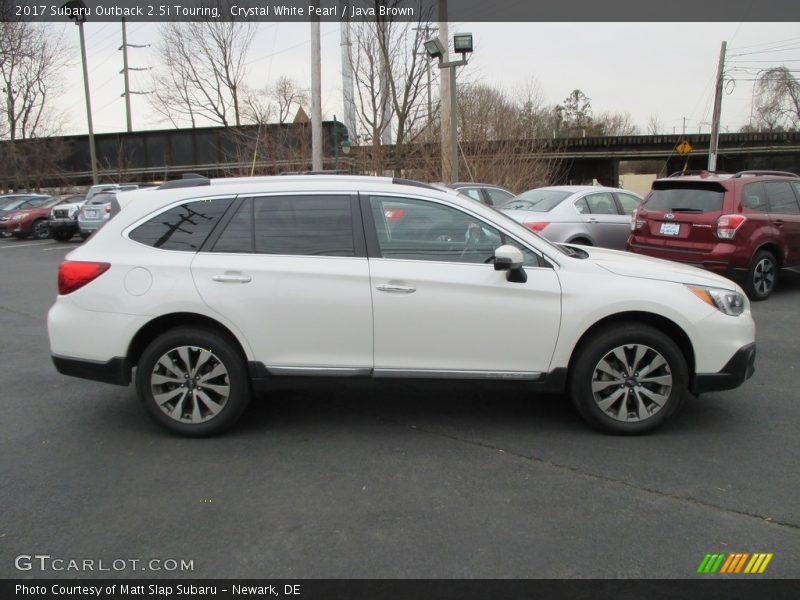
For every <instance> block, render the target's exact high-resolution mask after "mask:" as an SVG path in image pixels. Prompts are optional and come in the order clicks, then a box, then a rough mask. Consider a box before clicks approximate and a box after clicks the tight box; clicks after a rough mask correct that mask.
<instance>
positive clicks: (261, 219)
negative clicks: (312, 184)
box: [213, 196, 356, 257]
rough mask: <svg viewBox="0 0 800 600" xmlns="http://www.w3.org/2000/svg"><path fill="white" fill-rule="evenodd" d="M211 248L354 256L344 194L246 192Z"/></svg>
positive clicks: (233, 250) (289, 253) (351, 223)
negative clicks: (255, 195)
mask: <svg viewBox="0 0 800 600" xmlns="http://www.w3.org/2000/svg"><path fill="white" fill-rule="evenodd" d="M213 251H214V252H250V253H252V252H256V253H258V254H283V255H299V256H346V257H349V256H355V254H356V253H355V244H354V240H353V216H352V212H351V200H350V197H349V196H265V197H258V198H248V199H246V200H245V201H244V203H242V205H241V206H240V207H239V209H238V210H237V212H236V214H235V215H234V216H233V218H232V219H231V221H230V223H228V225H227V226H226V227H225V231H223V232H222V234H221V235H220V237H219V239H218V240H217V242H216V244H215V245H214V250H213Z"/></svg>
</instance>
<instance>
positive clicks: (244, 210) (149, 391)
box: [48, 175, 755, 435]
mask: <svg viewBox="0 0 800 600" xmlns="http://www.w3.org/2000/svg"><path fill="white" fill-rule="evenodd" d="M127 194H128V195H129V196H130V197H131V198H134V196H135V201H131V202H128V203H127V205H126V206H125V207H123V209H122V211H121V212H120V213H119V214H117V215H116V216H115V217H114V218H113V219H111V220H110V221H109V222H108V224H107V225H106V226H104V227H103V228H102V229H100V230H99V231H98V232H97V233H96V234H95V235H94V236H93V237H92V239H91V240H89V242H88V243H86V244H84V245H83V246H80V247H79V248H77V249H76V250H74V251H73V252H71V253H70V254H69V255H68V256H67V259H66V260H65V261H64V262H63V263H62V264H61V266H60V268H59V275H58V288H59V293H58V297H57V299H56V302H55V304H54V305H53V307H52V308H51V309H50V312H49V314H48V329H49V335H50V346H51V352H52V356H53V361H54V363H55V365H56V367H57V368H58V370H59V371H60V372H62V373H65V374H68V375H74V376H78V377H85V378H89V379H95V380H99V381H105V382H109V383H116V384H120V385H127V384H129V383H130V381H131V379H132V378H133V379H135V383H136V390H137V394H138V396H139V398H140V400H141V401H142V403H143V404H144V406H145V408H146V409H147V411H148V412H149V414H150V415H151V416H152V417H153V418H155V419H156V420H157V421H158V422H159V423H160V424H162V425H164V426H166V427H167V428H169V429H171V430H172V431H174V432H178V433H181V434H185V435H209V434H212V433H217V432H220V431H222V430H224V429H226V428H227V427H229V426H231V425H232V424H233V423H234V422H235V421H236V420H237V419H238V418H239V417H240V416H241V415H242V413H243V411H244V410H245V408H246V406H247V404H248V402H249V401H250V398H251V396H252V394H253V391H254V390H257V389H259V387H261V385H260V384H264V383H265V382H268V381H269V380H270V379H273V378H278V377H291V376H304V377H312V376H341V377H348V376H350V377H358V376H362V377H375V378H381V377H383V378H440V379H441V378H454V379H503V380H518V381H519V382H520V384H521V385H522V384H523V382H527V385H529V386H530V388H531V389H532V390H534V391H535V390H537V389H538V390H543V391H566V392H568V393H569V395H570V397H571V399H572V401H573V402H574V404H575V406H576V407H577V408H578V410H579V412H580V413H581V415H582V416H583V417H584V418H585V419H586V420H587V421H588V422H589V423H590V424H592V425H593V426H595V427H597V428H600V429H602V430H605V431H609V432H614V433H640V432H644V431H648V430H650V429H653V428H654V427H656V426H658V425H659V424H661V423H662V422H663V421H664V420H665V419H667V418H668V417H669V416H670V415H671V414H673V413H674V412H675V410H676V409H677V407H678V405H679V404H680V403H681V401H682V399H683V398H684V396H686V393H687V390H689V391H692V392H695V393H699V392H703V391H711V390H722V389H729V388H733V387H736V386H738V385H740V384H741V383H742V382H743V381H744V380H745V379H747V378H748V377H749V376H750V375H751V374H752V372H753V364H754V359H755V344H754V334H755V327H754V324H753V320H752V318H751V316H750V305H749V302H748V300H747V299H746V298H745V296H744V294H743V293H742V290H741V289H740V288H739V287H738V286H736V284H734V283H733V282H731V281H729V280H728V279H725V278H723V277H720V276H718V275H714V274H713V273H709V272H707V271H704V270H701V269H697V268H694V267H688V266H681V265H679V264H676V263H672V262H666V261H662V260H658V259H652V258H644V257H639V256H635V255H632V254H628V253H624V252H618V251H614V250H607V249H600V248H579V247H571V246H558V245H554V244H552V243H550V242H548V241H546V240H544V239H543V238H541V237H539V236H538V235H536V234H535V233H533V232H532V231H530V230H528V229H526V228H525V227H523V226H522V225H520V224H519V223H516V222H515V221H513V220H512V219H510V218H508V217H506V216H504V215H502V214H500V213H498V212H497V211H495V210H493V209H491V208H489V207H487V206H484V205H482V204H481V203H479V202H476V201H474V200H471V199H469V198H465V197H464V196H462V195H459V194H457V193H456V192H448V191H442V190H440V189H436V188H433V187H431V186H427V185H424V184H418V183H416V182H408V181H404V180H393V179H386V178H371V177H355V176H352V177H351V176H330V175H309V176H283V177H255V178H235V179H218V180H212V181H209V180H206V179H196V178H195V179H191V180H179V181H177V182H169V183H167V184H165V185H164V186H162V188H161V189H157V190H142V191H132V192H128V193H127ZM406 216H409V218H411V217H412V216H413V218H414V219H415V226H414V227H402V226H401V225H402V220H403V219H404V218H405V217H406ZM423 217H424V218H423ZM422 224H426V226H428V227H429V229H430V232H431V235H424V232H422V233H421V232H420V231H419V228H420V227H421V226H422ZM443 229H447V230H448V231H451V232H452V233H451V235H448V236H436V235H433V232H436V231H441V230H443ZM456 229H458V231H456ZM87 331H92V332H93V334H92V335H86V332H87Z"/></svg>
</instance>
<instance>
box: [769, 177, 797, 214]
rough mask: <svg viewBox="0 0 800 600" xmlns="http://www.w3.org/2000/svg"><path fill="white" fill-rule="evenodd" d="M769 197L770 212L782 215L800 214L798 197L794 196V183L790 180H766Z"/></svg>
mask: <svg viewBox="0 0 800 600" xmlns="http://www.w3.org/2000/svg"><path fill="white" fill-rule="evenodd" d="M764 187H765V188H766V190H767V198H768V199H769V212H772V213H778V214H781V215H796V214H800V207H798V205H797V198H795V197H794V192H793V191H792V185H791V184H790V183H789V182H788V181H767V182H764Z"/></svg>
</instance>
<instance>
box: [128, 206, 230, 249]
mask: <svg viewBox="0 0 800 600" xmlns="http://www.w3.org/2000/svg"><path fill="white" fill-rule="evenodd" d="M232 201H233V199H232V198H218V199H214V200H196V201H194V202H187V203H186V204H181V205H180V206H175V207H174V208H170V209H169V210H167V211H165V212H163V213H160V214H158V215H156V216H155V217H153V218H152V219H150V220H149V221H147V222H145V223H142V224H141V225H139V227H137V228H136V229H134V230H133V231H132V232H131V233H130V235H129V236H128V237H130V239H132V240H134V241H137V242H139V243H141V244H145V245H146V246H152V247H153V248H160V249H162V250H183V251H197V250H199V249H200V246H202V245H203V242H205V241H206V238H207V237H208V234H209V233H211V230H212V229H213V228H214V225H216V224H217V222H218V221H219V219H220V217H222V215H223V214H224V213H225V211H226V210H227V209H228V207H229V206H230V205H231V202H232Z"/></svg>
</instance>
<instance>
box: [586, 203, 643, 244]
mask: <svg viewBox="0 0 800 600" xmlns="http://www.w3.org/2000/svg"><path fill="white" fill-rule="evenodd" d="M583 199H584V200H586V204H587V205H588V206H589V213H590V214H589V216H588V217H587V218H586V221H587V230H588V231H589V233H590V234H591V235H592V238H594V240H595V243H596V244H597V245H598V246H603V247H604V248H616V249H617V250H622V249H624V248H625V242H626V241H627V239H628V234H629V233H630V225H631V220H630V217H628V216H626V215H623V214H620V211H619V208H617V203H616V201H615V200H614V196H613V194H612V193H611V192H593V193H590V194H587V195H586V196H584V198H583Z"/></svg>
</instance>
